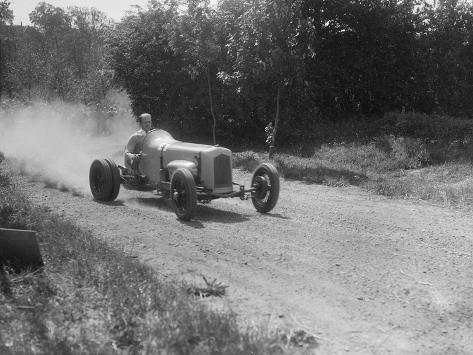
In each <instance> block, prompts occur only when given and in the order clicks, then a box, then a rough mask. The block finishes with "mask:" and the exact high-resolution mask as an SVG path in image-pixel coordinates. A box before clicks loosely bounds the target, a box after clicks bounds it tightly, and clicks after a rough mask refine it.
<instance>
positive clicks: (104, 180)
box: [89, 159, 120, 202]
mask: <svg viewBox="0 0 473 355" xmlns="http://www.w3.org/2000/svg"><path fill="white" fill-rule="evenodd" d="M117 174H118V175H117ZM117 176H118V177H117ZM117 184H118V185H117ZM89 185H90V191H91V192H92V195H93V196H94V199H96V200H97V201H103V202H108V201H113V200H114V199H115V198H116V197H117V195H118V192H119V190H120V173H119V172H118V168H117V166H116V165H115V163H113V162H112V161H111V160H108V159H97V160H94V161H93V162H92V165H91V166H90V171H89Z"/></svg>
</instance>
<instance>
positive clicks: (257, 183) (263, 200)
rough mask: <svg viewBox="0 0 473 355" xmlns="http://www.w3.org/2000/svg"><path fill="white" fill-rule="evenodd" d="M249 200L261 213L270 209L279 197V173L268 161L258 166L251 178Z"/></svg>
mask: <svg viewBox="0 0 473 355" xmlns="http://www.w3.org/2000/svg"><path fill="white" fill-rule="evenodd" d="M251 187H253V188H254V189H255V191H254V192H253V193H252V194H251V202H253V206H255V208H256V210H257V211H258V212H261V213H267V212H269V211H271V210H272V209H273V208H274V206H276V202H278V198H279V174H278V171H277V170H276V168H275V167H274V166H273V165H271V164H268V163H264V164H261V165H260V166H258V167H257V168H256V170H255V172H254V173H253V177H252V178H251Z"/></svg>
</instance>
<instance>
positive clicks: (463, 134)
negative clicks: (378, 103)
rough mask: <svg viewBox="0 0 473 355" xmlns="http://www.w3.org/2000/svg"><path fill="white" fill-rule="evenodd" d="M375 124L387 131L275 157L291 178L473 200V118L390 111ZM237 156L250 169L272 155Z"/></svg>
mask: <svg viewBox="0 0 473 355" xmlns="http://www.w3.org/2000/svg"><path fill="white" fill-rule="evenodd" d="M376 124H378V125H380V126H381V127H383V130H384V131H385V132H387V133H384V134H382V135H378V136H374V137H367V136H366V135H363V134H361V133H360V134H357V136H358V137H363V139H360V140H358V141H354V142H349V143H345V142H336V143H328V144H327V143H323V144H320V145H318V146H314V149H313V153H312V154H311V156H309V157H303V156H297V155H294V154H287V153H284V150H283V151H282V152H279V153H277V154H275V155H274V156H273V158H272V161H271V162H272V163H273V164H275V165H276V167H277V169H278V171H279V172H280V174H281V175H282V176H284V177H285V178H288V179H295V180H301V181H306V182H308V183H317V184H326V185H332V186H348V185H354V186H360V187H362V188H365V189H367V190H369V191H372V192H374V193H377V194H380V195H385V196H389V197H393V198H406V199H420V200H426V201H430V202H433V203H437V204H441V205H445V206H449V207H471V206H473V133H472V132H473V121H471V120H466V119H455V118H451V117H442V116H426V115H420V114H419V115H415V114H409V115H401V114H397V115H396V114H389V115H386V117H385V118H384V119H383V121H382V122H380V121H377V123H376ZM365 129H366V127H365ZM366 130H367V131H368V132H373V131H374V129H371V130H368V129H366ZM343 135H344V134H343V132H341V136H343ZM345 135H348V134H345ZM306 145H307V144H306ZM287 151H292V148H288V149H287ZM233 161H234V165H235V167H238V168H241V169H243V170H247V171H252V170H253V169H254V168H255V167H256V166H257V165H258V164H259V163H261V162H265V161H269V159H268V155H267V153H262V152H254V151H245V152H239V153H235V154H234V159H233Z"/></svg>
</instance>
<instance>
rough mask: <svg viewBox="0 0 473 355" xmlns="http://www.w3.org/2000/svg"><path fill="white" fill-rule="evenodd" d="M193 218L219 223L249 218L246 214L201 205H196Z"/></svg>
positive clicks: (235, 221) (247, 219) (244, 220)
mask: <svg viewBox="0 0 473 355" xmlns="http://www.w3.org/2000/svg"><path fill="white" fill-rule="evenodd" d="M195 219H196V220H199V221H212V222H219V223H241V222H246V221H249V220H250V218H249V216H248V215H244V214H241V213H236V212H230V211H224V210H221V209H218V208H213V207H209V206H202V205H197V210H196V213H195Z"/></svg>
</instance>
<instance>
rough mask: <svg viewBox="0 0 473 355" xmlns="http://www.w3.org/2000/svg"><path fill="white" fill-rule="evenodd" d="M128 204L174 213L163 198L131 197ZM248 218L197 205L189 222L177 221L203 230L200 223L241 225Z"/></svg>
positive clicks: (170, 205) (169, 202)
mask: <svg viewBox="0 0 473 355" xmlns="http://www.w3.org/2000/svg"><path fill="white" fill-rule="evenodd" d="M126 201H127V202H129V203H132V204H133V203H136V204H139V205H142V206H147V207H152V208H157V209H160V210H163V211H168V212H172V213H174V209H173V208H172V202H171V201H170V200H169V199H168V198H164V197H133V198H128V199H127V200H126ZM249 220H250V218H249V216H247V215H243V214H240V213H235V212H230V211H224V210H221V209H218V208H213V207H209V206H206V205H201V204H197V209H196V211H195V216H194V218H193V219H192V221H190V222H185V221H181V220H179V221H180V222H181V223H184V224H186V225H188V226H190V227H193V228H204V227H205V226H204V225H203V224H202V223H201V222H206V221H207V222H217V223H241V222H245V221H249Z"/></svg>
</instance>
